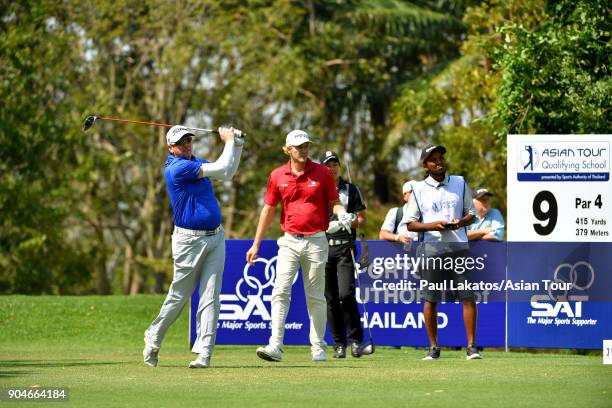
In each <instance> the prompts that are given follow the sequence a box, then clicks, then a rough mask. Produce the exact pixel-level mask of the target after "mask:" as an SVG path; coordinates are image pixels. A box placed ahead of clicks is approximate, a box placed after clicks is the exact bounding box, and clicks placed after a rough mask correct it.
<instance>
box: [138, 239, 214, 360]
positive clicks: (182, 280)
mask: <svg viewBox="0 0 612 408" xmlns="http://www.w3.org/2000/svg"><path fill="white" fill-rule="evenodd" d="M172 257H173V258H174V278H173V279H172V284H171V285H170V289H169V290H168V295H167V296H166V300H165V301H164V304H163V305H162V307H161V310H160V312H159V315H158V316H157V317H156V318H155V320H153V323H151V326H149V328H148V329H147V330H146V331H145V336H147V337H148V339H149V341H150V342H151V343H152V345H153V346H155V347H160V348H161V344H162V341H163V339H164V336H165V335H166V331H167V330H168V328H169V327H170V326H171V325H172V323H174V322H175V321H176V319H177V318H178V317H179V315H180V313H181V311H182V310H183V307H184V306H185V304H186V303H187V301H188V300H189V299H190V298H191V294H192V293H193V291H194V290H195V287H196V285H197V283H198V282H199V283H200V289H199V292H198V293H199V295H200V303H199V304H198V312H197V315H196V333H197V337H196V341H195V343H194V345H193V348H192V349H191V351H193V352H194V353H198V354H201V355H203V356H207V357H210V356H211V355H212V351H213V346H214V344H215V337H216V335H217V320H218V319H219V309H220V302H219V293H220V292H221V281H222V278H223V267H224V264H225V234H224V231H223V229H221V231H219V232H218V233H217V234H215V235H212V236H196V235H188V234H185V233H178V232H177V231H176V230H175V232H174V234H173V235H172Z"/></svg>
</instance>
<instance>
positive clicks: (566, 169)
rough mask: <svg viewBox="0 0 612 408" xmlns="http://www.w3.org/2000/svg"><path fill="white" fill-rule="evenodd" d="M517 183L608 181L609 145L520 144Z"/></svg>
mask: <svg viewBox="0 0 612 408" xmlns="http://www.w3.org/2000/svg"><path fill="white" fill-rule="evenodd" d="M517 159H518V166H519V167H518V169H517V179H518V181H546V182H549V181H608V180H609V178H610V146H609V143H608V142H600V141H584V142H575V141H546V142H544V141H535V142H532V143H530V144H519V147H518V152H517Z"/></svg>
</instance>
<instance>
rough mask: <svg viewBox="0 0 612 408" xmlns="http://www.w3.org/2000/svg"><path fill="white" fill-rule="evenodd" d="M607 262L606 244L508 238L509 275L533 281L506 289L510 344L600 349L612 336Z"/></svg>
mask: <svg viewBox="0 0 612 408" xmlns="http://www.w3.org/2000/svg"><path fill="white" fill-rule="evenodd" d="M525 254H529V256H525ZM610 265H612V244H610V243H573V242H511V243H508V278H509V279H512V280H514V281H516V282H519V281H522V282H525V283H529V284H530V285H531V286H530V287H529V289H528V290H526V289H525V290H517V291H511V292H509V293H508V299H509V303H508V343H509V345H510V346H512V347H550V348H585V349H586V348H592V349H600V348H601V347H602V341H603V340H604V339H612V302H611V300H612V299H611V297H612V291H611V290H610V289H612V273H611V270H612V269H611V266H610Z"/></svg>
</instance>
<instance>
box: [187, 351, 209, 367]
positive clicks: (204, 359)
mask: <svg viewBox="0 0 612 408" xmlns="http://www.w3.org/2000/svg"><path fill="white" fill-rule="evenodd" d="M208 367H210V356H203V355H201V354H200V355H199V356H198V358H196V359H195V360H193V361H192V362H191V363H189V368H208Z"/></svg>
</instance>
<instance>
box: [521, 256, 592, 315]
mask: <svg viewBox="0 0 612 408" xmlns="http://www.w3.org/2000/svg"><path fill="white" fill-rule="evenodd" d="M552 282H553V283H557V284H560V285H556V286H557V287H562V288H563V290H561V291H559V292H558V293H555V291H554V290H553V289H552V287H554V286H555V285H549V289H548V293H547V294H543V295H533V296H532V297H531V308H532V311H531V316H529V317H527V324H531V325H540V326H548V325H553V324H554V325H555V326H567V325H571V326H594V325H596V324H597V320H596V319H587V318H583V313H582V302H586V301H588V300H589V296H588V295H586V294H583V293H585V292H586V291H588V289H590V288H591V287H592V286H593V283H594V282H595V270H594V268H593V266H592V265H591V264H590V263H588V262H586V261H579V262H576V263H574V264H569V263H562V264H559V265H558V266H557V268H556V269H555V272H554V273H553V280H552ZM574 289H575V291H574V294H570V292H571V291H572V290H574ZM577 292H578V293H580V294H578V293H577Z"/></svg>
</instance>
